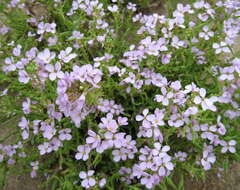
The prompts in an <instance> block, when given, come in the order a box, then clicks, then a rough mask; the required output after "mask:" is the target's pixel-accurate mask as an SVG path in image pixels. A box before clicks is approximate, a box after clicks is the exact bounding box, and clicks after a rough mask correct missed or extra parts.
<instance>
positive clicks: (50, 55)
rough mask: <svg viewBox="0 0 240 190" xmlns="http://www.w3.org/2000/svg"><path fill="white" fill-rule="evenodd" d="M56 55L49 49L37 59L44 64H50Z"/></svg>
mask: <svg viewBox="0 0 240 190" xmlns="http://www.w3.org/2000/svg"><path fill="white" fill-rule="evenodd" d="M55 56H56V54H55V53H54V52H50V51H49V49H47V48H46V49H44V51H42V52H40V53H38V55H37V58H38V59H39V60H41V61H42V62H43V63H50V62H51V61H52V60H53V59H54V58H55Z"/></svg>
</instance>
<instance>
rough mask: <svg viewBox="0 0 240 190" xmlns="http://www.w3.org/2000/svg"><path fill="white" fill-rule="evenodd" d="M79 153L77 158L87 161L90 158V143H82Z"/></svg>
mask: <svg viewBox="0 0 240 190" xmlns="http://www.w3.org/2000/svg"><path fill="white" fill-rule="evenodd" d="M77 149H78V153H77V154H76V155H75V158H76V159H77V160H81V159H82V160H84V161H86V160H87V159H88V156H89V153H90V151H91V149H90V147H89V145H80V146H78V148H77Z"/></svg>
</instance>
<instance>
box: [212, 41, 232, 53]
mask: <svg viewBox="0 0 240 190" xmlns="http://www.w3.org/2000/svg"><path fill="white" fill-rule="evenodd" d="M213 48H214V49H216V50H215V53H216V54H220V53H221V52H223V53H231V51H230V49H229V48H228V47H227V44H226V42H220V44H218V43H214V44H213Z"/></svg>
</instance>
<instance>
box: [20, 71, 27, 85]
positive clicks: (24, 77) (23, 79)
mask: <svg viewBox="0 0 240 190" xmlns="http://www.w3.org/2000/svg"><path fill="white" fill-rule="evenodd" d="M18 80H19V82H21V83H24V84H27V83H28V81H29V80H30V77H29V76H28V74H27V72H26V71H25V70H20V71H19V72H18Z"/></svg>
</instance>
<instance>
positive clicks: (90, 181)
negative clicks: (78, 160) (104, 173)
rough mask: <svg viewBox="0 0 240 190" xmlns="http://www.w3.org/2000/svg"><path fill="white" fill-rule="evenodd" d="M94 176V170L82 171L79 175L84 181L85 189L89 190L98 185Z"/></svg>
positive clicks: (82, 183)
mask: <svg viewBox="0 0 240 190" xmlns="http://www.w3.org/2000/svg"><path fill="white" fill-rule="evenodd" d="M93 174H94V171H93V170H89V171H88V172H84V171H81V172H80V173H79V177H80V179H83V181H82V182H81V185H82V187H85V188H86V189H89V188H91V187H93V186H95V184H96V180H95V179H94V178H93V177H92V176H93Z"/></svg>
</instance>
